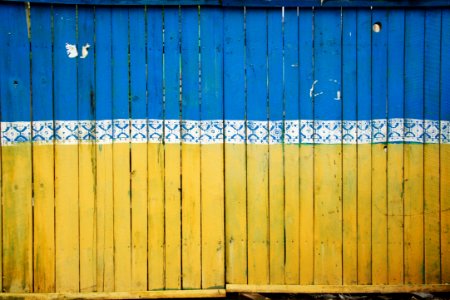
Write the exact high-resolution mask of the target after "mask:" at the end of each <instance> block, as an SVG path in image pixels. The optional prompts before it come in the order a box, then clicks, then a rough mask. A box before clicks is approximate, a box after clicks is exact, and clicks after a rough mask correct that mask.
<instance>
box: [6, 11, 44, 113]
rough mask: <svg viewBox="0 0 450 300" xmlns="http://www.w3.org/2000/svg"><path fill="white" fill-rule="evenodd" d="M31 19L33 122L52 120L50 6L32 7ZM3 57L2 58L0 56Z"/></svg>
mask: <svg viewBox="0 0 450 300" xmlns="http://www.w3.org/2000/svg"><path fill="white" fill-rule="evenodd" d="M30 15H31V17H30V19H31V36H32V37H33V39H32V42H31V52H32V53H38V54H39V55H34V57H33V59H32V61H31V62H32V68H31V70H32V74H31V77H32V79H33V85H32V94H33V101H32V105H33V106H32V110H33V120H34V121H42V120H53V62H52V60H53V58H52V27H51V26H52V24H51V9H50V6H43V5H42V6H41V5H33V6H32V7H31V12H30ZM2 57H3V56H2Z"/></svg>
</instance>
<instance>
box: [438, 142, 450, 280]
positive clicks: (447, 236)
mask: <svg viewBox="0 0 450 300" xmlns="http://www.w3.org/2000/svg"><path fill="white" fill-rule="evenodd" d="M440 166H441V173H440V175H441V176H440V182H441V189H440V196H441V197H440V199H441V280H442V281H441V282H442V283H449V284H450V145H448V144H445V145H444V144H441V145H440Z"/></svg>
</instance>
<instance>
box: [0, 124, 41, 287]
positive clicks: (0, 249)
mask: <svg viewBox="0 0 450 300" xmlns="http://www.w3.org/2000/svg"><path fill="white" fill-rule="evenodd" d="M0 128H1V125H0ZM1 170H2V147H1V144H0V203H3V201H2V195H3V184H2V171H1ZM0 224H1V225H0V237H2V238H0V257H1V258H2V259H0V278H3V205H2V207H0ZM33 234H34V233H33ZM0 291H3V280H0Z"/></svg>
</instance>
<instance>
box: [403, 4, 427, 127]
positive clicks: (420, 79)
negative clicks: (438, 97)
mask: <svg viewBox="0 0 450 300" xmlns="http://www.w3.org/2000/svg"><path fill="white" fill-rule="evenodd" d="M405 24H406V28H405V61H406V63H405V118H414V119H423V99H424V93H423V86H424V70H423V67H424V50H425V49H424V35H425V32H424V29H425V26H424V25H425V13H424V11H423V10H417V9H411V10H407V11H406V22H405Z"/></svg>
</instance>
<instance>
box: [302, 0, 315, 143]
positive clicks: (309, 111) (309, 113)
mask: <svg viewBox="0 0 450 300" xmlns="http://www.w3.org/2000/svg"><path fill="white" fill-rule="evenodd" d="M298 26H299V27H298V28H299V30H298V34H299V36H298V40H299V62H300V65H299V67H300V81H299V89H300V90H299V96H300V119H304V120H312V119H313V117H314V105H313V101H312V99H311V96H310V91H311V87H312V86H313V83H314V67H313V11H312V9H308V8H301V9H300V10H299V24H298ZM301 138H302V137H300V140H301Z"/></svg>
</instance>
